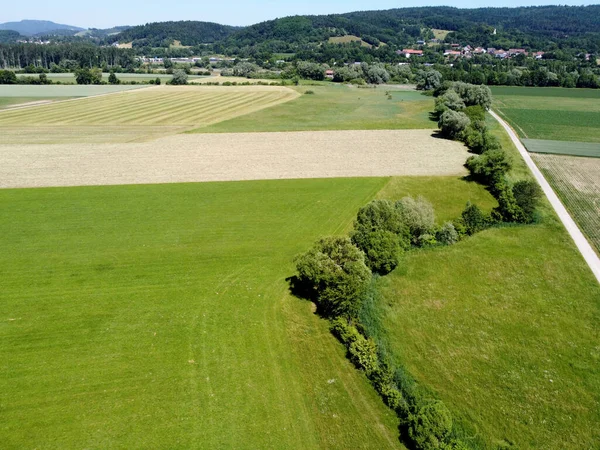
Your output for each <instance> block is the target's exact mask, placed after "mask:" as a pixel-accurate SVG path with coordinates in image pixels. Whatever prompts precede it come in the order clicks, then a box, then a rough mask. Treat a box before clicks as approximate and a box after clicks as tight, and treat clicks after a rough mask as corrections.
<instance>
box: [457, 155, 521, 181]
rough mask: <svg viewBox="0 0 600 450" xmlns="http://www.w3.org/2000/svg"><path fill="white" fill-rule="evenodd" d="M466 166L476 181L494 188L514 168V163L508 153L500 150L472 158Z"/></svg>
mask: <svg viewBox="0 0 600 450" xmlns="http://www.w3.org/2000/svg"><path fill="white" fill-rule="evenodd" d="M465 166H466V168H467V169H468V170H469V172H470V173H471V176H472V177H473V178H474V179H476V180H478V181H480V182H482V183H484V184H487V185H489V186H492V187H493V185H494V184H496V183H498V182H500V180H502V178H503V177H504V175H505V174H506V173H507V172H508V171H509V170H510V169H511V168H512V163H511V161H510V159H509V157H508V155H507V154H506V152H505V151H504V150H502V149H499V150H488V151H486V152H484V153H483V154H482V155H480V156H471V157H470V158H469V159H467V162H466V163H465Z"/></svg>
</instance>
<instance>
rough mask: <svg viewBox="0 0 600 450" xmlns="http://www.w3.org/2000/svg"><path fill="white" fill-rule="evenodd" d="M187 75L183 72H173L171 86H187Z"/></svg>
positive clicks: (178, 70)
mask: <svg viewBox="0 0 600 450" xmlns="http://www.w3.org/2000/svg"><path fill="white" fill-rule="evenodd" d="M187 80H188V75H187V73H185V71H184V70H181V69H177V70H174V71H173V78H172V79H171V84H175V85H182V84H187V82H188V81H187Z"/></svg>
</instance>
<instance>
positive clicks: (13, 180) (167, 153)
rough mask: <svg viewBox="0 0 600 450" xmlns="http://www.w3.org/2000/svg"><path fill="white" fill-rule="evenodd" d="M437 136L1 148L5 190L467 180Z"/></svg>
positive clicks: (451, 149) (340, 134)
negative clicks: (298, 180) (235, 182)
mask: <svg viewBox="0 0 600 450" xmlns="http://www.w3.org/2000/svg"><path fill="white" fill-rule="evenodd" d="M467 156H468V153H467V151H466V148H465V147H464V146H463V145H462V144H460V143H458V142H454V141H449V140H444V139H438V138H436V137H435V136H434V132H433V131H432V130H388V131H324V132H289V133H231V134H203V135H198V134H185V135H178V136H167V137H164V138H160V139H157V140H154V141H151V142H140V143H130V144H122V143H120V144H68V145H65V144H61V145H31V144H29V145H0V160H1V161H2V165H0V187H4V188H14V187H40V186H80V185H115V184H146V183H173V182H192V181H228V180H257V179H280V178H332V177H350V176H352V177H364V176H388V175H461V174H464V173H465V170H464V168H463V164H464V162H465V160H466V158H467Z"/></svg>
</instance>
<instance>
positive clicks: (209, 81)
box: [189, 75, 280, 87]
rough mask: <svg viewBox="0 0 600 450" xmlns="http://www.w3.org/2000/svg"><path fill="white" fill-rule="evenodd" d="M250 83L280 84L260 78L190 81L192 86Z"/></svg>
mask: <svg viewBox="0 0 600 450" xmlns="http://www.w3.org/2000/svg"><path fill="white" fill-rule="evenodd" d="M226 82H229V83H238V84H240V83H250V85H253V86H254V85H257V84H258V83H263V84H269V85H270V84H271V83H276V84H279V83H280V81H279V80H268V79H266V78H265V79H259V78H256V79H254V78H244V77H222V76H221V75H216V76H213V77H206V78H195V79H193V80H189V83H190V84H209V83H220V84H223V83H226ZM229 87H235V86H229ZM269 87H278V86H269Z"/></svg>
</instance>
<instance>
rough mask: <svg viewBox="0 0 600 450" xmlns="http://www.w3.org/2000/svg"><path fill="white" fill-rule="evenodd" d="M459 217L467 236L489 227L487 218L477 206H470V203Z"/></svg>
mask: <svg viewBox="0 0 600 450" xmlns="http://www.w3.org/2000/svg"><path fill="white" fill-rule="evenodd" d="M461 217H462V222H463V224H464V226H465V230H466V232H467V234H468V235H469V236H470V235H473V234H475V233H477V232H479V231H482V230H485V229H486V228H488V227H489V225H490V220H489V218H488V216H487V215H485V214H484V213H483V212H482V211H481V210H480V209H479V207H478V206H477V205H473V204H471V202H469V203H467V207H466V208H465V209H464V211H463V212H462V214H461Z"/></svg>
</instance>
